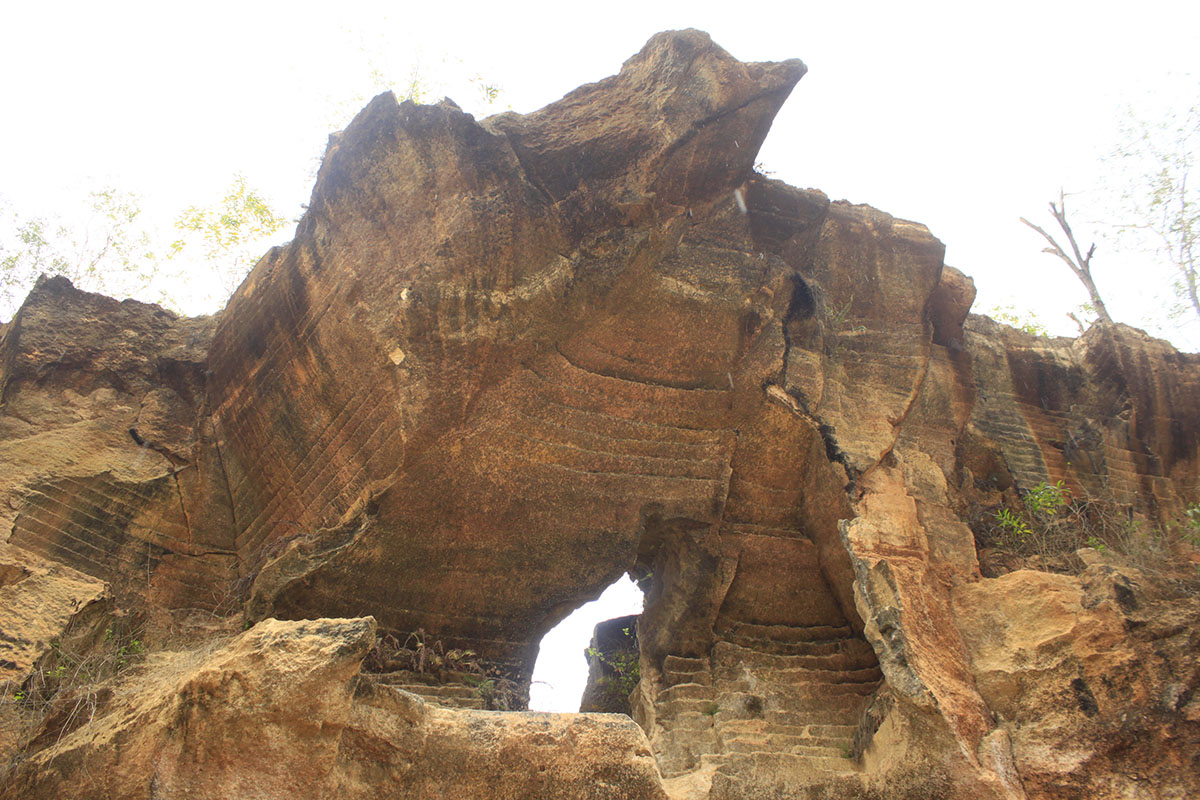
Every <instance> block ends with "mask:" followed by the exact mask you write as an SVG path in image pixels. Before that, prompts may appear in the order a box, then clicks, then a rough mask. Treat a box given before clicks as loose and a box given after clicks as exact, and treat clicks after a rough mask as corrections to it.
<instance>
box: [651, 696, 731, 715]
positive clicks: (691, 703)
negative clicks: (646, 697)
mask: <svg viewBox="0 0 1200 800" xmlns="http://www.w3.org/2000/svg"><path fill="white" fill-rule="evenodd" d="M715 708H717V703H716V701H715V700H669V701H666V702H658V703H655V704H654V710H655V714H656V716H657V717H658V718H659V719H665V718H667V717H678V716H680V715H682V714H688V713H695V714H707V715H709V716H713V714H712V713H711V712H712V711H713V709H715Z"/></svg>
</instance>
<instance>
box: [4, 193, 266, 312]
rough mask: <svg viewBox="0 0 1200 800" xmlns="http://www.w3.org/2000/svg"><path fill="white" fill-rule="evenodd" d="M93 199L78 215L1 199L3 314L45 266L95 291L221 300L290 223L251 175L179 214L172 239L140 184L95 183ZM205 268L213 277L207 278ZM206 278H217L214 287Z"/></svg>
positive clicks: (169, 301)
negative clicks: (144, 200) (161, 230)
mask: <svg viewBox="0 0 1200 800" xmlns="http://www.w3.org/2000/svg"><path fill="white" fill-rule="evenodd" d="M87 207H88V214H86V215H85V216H84V217H82V218H81V219H82V221H80V222H77V223H75V224H74V225H69V224H66V223H64V222H62V221H61V220H58V219H55V218H47V217H38V216H22V215H20V214H17V213H15V212H13V211H12V210H11V209H8V208H0V317H8V316H11V314H12V313H13V312H14V311H16V308H17V306H18V305H19V304H20V303H21V301H22V300H23V299H24V297H25V295H26V294H27V293H28V291H29V289H30V288H31V287H32V286H33V284H34V282H35V281H36V280H37V278H38V276H39V275H42V274H45V275H63V276H65V277H67V278H69V279H70V280H71V282H72V283H74V284H75V285H76V286H77V287H79V288H80V289H84V290H85V291H92V292H102V293H104V294H108V295H112V296H118V297H122V296H137V297H139V298H142V299H148V300H154V301H156V302H159V303H162V304H163V305H166V306H168V307H176V308H178V307H179V306H180V305H182V304H183V300H184V298H185V297H187V298H188V299H189V300H192V301H193V302H194V301H196V300H201V301H207V302H208V304H209V305H215V304H217V303H219V302H220V301H222V300H223V299H224V298H226V297H228V295H229V294H230V293H232V291H233V289H234V288H235V287H236V286H237V284H238V282H239V281H241V279H242V278H243V277H244V276H245V274H246V272H247V271H248V270H249V268H250V266H252V265H253V259H256V258H257V257H258V256H260V255H261V254H262V251H263V249H264V247H265V239H266V238H267V237H269V236H270V235H272V234H274V233H276V232H278V231H279V230H280V229H281V228H282V227H283V226H284V225H286V224H287V220H286V219H285V218H284V217H282V216H280V215H279V214H278V213H277V212H275V211H274V210H273V209H272V208H271V207H270V205H269V204H268V203H267V201H266V200H265V199H264V198H263V197H262V196H261V195H259V194H258V193H257V192H255V191H253V190H252V189H251V188H250V187H249V186H248V185H247V183H246V179H245V178H244V177H243V176H241V175H237V176H235V177H234V180H233V182H232V184H231V186H230V188H229V189H228V190H227V192H226V194H225V197H224V198H222V199H221V200H220V201H219V202H217V203H216V204H215V205H212V206H205V207H200V206H192V207H190V208H188V209H187V210H185V211H184V212H182V213H181V214H179V215H178V217H177V218H176V220H175V222H174V231H175V234H176V238H175V239H174V241H164V237H163V236H161V235H159V234H158V233H157V231H155V229H154V228H153V227H152V226H150V224H149V223H148V221H147V220H146V218H145V215H144V214H143V213H142V210H141V201H140V199H139V198H138V197H137V196H136V195H134V194H131V193H128V192H121V191H118V190H115V189H111V188H106V189H102V190H100V191H94V192H91V193H90V194H89V196H88V206H87ZM205 269H207V271H208V274H209V275H211V276H212V279H211V280H209V281H205V280H202V278H203V275H204V270H205ZM185 281H186V283H187V289H186V290H185V288H184V283H185ZM206 283H207V285H208V286H210V287H214V288H212V289H208V290H206V289H204V288H203V287H204V286H205V284H206ZM185 291H186V294H185Z"/></svg>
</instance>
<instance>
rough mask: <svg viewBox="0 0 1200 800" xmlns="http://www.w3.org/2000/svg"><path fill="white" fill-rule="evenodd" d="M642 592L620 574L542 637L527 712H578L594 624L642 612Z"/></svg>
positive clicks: (584, 685)
mask: <svg viewBox="0 0 1200 800" xmlns="http://www.w3.org/2000/svg"><path fill="white" fill-rule="evenodd" d="M643 603H644V598H643V595H642V590H641V589H639V588H638V587H637V584H635V583H634V582H633V581H632V580H631V579H630V577H629V575H627V574H626V575H622V576H621V577H620V578H618V579H617V580H616V581H614V582H613V583H612V584H611V585H610V586H609V587H608V588H607V589H605V590H604V592H603V593H602V594H601V595H600V597H599V598H597V599H596V600H593V601H591V602H590V603H584V604H583V605H581V606H580V607H579V608H577V609H575V610H574V611H573V612H571V614H570V615H568V616H567V618H566V619H564V620H563V621H562V622H560V623H558V624H557V625H555V626H554V627H553V628H551V629H550V630H549V631H548V632H547V633H546V635H545V636H543V637H542V643H541V647H540V648H539V650H538V657H537V661H536V663H535V664H534V668H533V683H532V685H531V686H530V687H529V710H530V711H553V712H559V713H563V712H567V713H573V712H577V711H579V704H580V700H581V698H582V696H583V690H584V688H585V687H586V685H587V678H588V660H587V655H586V652H587V649H588V646H589V643H590V642H591V640H592V633H593V631H594V630H595V627H596V625H597V624H599V623H601V622H605V621H607V620H611V619H616V618H618V617H624V616H629V615H638V614H641V613H642V607H643Z"/></svg>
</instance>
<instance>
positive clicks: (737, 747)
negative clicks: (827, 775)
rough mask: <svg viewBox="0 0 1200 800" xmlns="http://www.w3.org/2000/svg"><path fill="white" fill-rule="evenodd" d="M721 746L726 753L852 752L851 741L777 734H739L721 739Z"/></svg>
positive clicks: (825, 754)
mask: <svg viewBox="0 0 1200 800" xmlns="http://www.w3.org/2000/svg"><path fill="white" fill-rule="evenodd" d="M720 744H721V748H722V750H724V752H726V753H790V754H792V755H797V756H808V757H815V758H844V757H845V754H847V753H849V752H850V745H851V742H850V741H846V742H836V743H829V744H827V743H822V742H815V741H813V740H811V739H810V740H804V739H802V738H801V739H796V738H794V737H786V736H776V735H773V734H768V735H766V736H744V737H743V736H737V737H732V738H728V739H723V740H722V741H721V743H720Z"/></svg>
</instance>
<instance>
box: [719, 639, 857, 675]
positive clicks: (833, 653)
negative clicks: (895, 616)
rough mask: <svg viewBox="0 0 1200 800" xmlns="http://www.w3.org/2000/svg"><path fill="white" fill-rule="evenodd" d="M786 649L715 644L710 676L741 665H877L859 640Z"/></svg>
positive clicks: (826, 667) (851, 666)
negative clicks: (770, 650) (782, 650)
mask: <svg viewBox="0 0 1200 800" xmlns="http://www.w3.org/2000/svg"><path fill="white" fill-rule="evenodd" d="M786 647H788V648H789V649H792V652H789V653H778V652H767V651H764V650H756V649H753V648H749V647H743V646H741V645H737V644H733V643H732V642H718V643H717V645H716V646H715V647H714V648H713V674H714V676H719V675H722V674H726V671H727V670H728V669H730V668H732V669H737V668H739V667H741V666H743V665H748V666H763V667H768V668H771V669H790V668H808V669H844V668H853V669H860V668H866V667H873V666H876V665H877V664H878V662H877V660H876V658H875V651H874V650H872V649H871V646H870V645H869V644H867V643H866V641H864V640H862V639H846V640H841V641H832V642H817V643H802V644H795V645H788V646H786Z"/></svg>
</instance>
